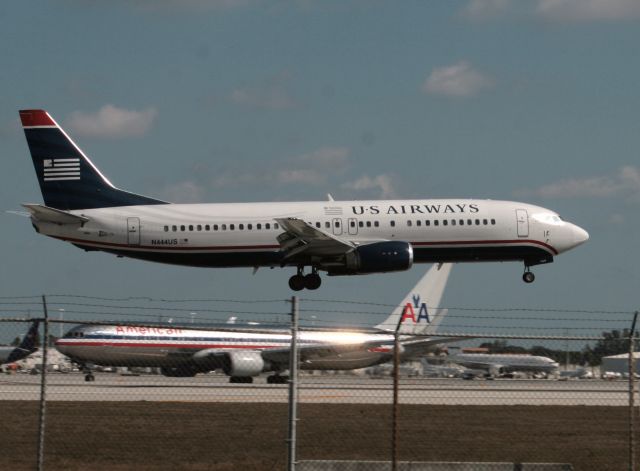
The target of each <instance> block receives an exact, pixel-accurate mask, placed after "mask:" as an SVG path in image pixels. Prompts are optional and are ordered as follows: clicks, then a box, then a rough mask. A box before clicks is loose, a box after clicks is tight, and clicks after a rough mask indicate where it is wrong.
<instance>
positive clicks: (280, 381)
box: [267, 375, 289, 384]
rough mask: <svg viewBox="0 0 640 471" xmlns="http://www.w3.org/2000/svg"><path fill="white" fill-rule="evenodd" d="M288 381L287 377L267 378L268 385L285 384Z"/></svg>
mask: <svg viewBox="0 0 640 471" xmlns="http://www.w3.org/2000/svg"><path fill="white" fill-rule="evenodd" d="M288 380H289V377H288V376H281V375H271V376H267V383H268V384H286V382H287V381H288Z"/></svg>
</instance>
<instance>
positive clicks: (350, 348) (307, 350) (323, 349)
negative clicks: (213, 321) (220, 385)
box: [262, 342, 393, 365]
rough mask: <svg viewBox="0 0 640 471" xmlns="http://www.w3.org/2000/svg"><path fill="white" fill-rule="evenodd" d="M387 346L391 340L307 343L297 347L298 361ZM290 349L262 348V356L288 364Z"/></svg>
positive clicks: (302, 361) (389, 345) (303, 361)
mask: <svg viewBox="0 0 640 471" xmlns="http://www.w3.org/2000/svg"><path fill="white" fill-rule="evenodd" d="M384 346H387V347H389V348H393V342H391V343H388V342H368V343H364V344H363V343H352V344H326V345H322V344H320V345H308V346H301V347H298V354H299V357H300V363H305V362H309V361H313V360H321V359H323V358H325V357H330V356H337V355H340V354H343V353H349V352H356V351H366V350H370V349H372V348H380V347H384ZM290 354H291V349H289V348H276V349H272V350H264V351H263V352H262V357H263V358H264V359H265V360H267V361H270V362H272V363H278V364H280V365H288V364H289V357H290Z"/></svg>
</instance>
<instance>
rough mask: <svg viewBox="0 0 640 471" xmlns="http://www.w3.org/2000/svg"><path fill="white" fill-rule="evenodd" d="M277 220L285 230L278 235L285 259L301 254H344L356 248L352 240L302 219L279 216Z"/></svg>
mask: <svg viewBox="0 0 640 471" xmlns="http://www.w3.org/2000/svg"><path fill="white" fill-rule="evenodd" d="M276 221H277V222H278V224H280V225H281V226H282V228H283V229H284V230H285V232H283V233H282V234H280V235H279V236H278V242H279V243H280V250H281V251H283V252H285V259H288V258H291V257H294V256H296V255H300V254H304V255H305V256H312V255H318V256H322V255H324V256H336V255H343V254H345V253H347V252H350V251H351V250H353V249H354V248H355V245H353V244H352V243H351V242H348V241H346V240H342V239H340V238H339V237H336V236H335V235H333V234H329V233H328V232H325V231H323V230H322V229H319V228H317V227H313V226H312V225H311V224H308V223H307V222H305V221H303V220H302V219H298V218H278V219H276Z"/></svg>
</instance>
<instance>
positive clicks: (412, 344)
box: [401, 337, 469, 361]
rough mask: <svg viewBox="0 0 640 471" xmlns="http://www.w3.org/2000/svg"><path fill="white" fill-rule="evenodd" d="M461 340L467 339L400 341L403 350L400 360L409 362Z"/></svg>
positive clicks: (442, 338)
mask: <svg viewBox="0 0 640 471" xmlns="http://www.w3.org/2000/svg"><path fill="white" fill-rule="evenodd" d="M462 340H469V337H440V338H426V339H420V340H411V341H408V342H407V341H401V342H402V348H403V356H402V360H403V361H406V360H410V359H412V358H419V357H420V356H422V355H424V354H425V353H427V352H428V351H429V350H431V349H433V348H434V347H437V346H439V345H443V344H446V343H452V342H460V341H462Z"/></svg>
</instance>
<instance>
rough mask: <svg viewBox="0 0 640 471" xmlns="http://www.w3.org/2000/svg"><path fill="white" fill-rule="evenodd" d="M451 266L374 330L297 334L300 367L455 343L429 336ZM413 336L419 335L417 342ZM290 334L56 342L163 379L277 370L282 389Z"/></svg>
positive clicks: (364, 361) (80, 333) (136, 331)
mask: <svg viewBox="0 0 640 471" xmlns="http://www.w3.org/2000/svg"><path fill="white" fill-rule="evenodd" d="M450 272H451V265H450V264H441V265H434V266H433V267H432V268H431V269H430V270H429V271H428V272H427V273H426V274H425V275H424V276H423V277H422V278H421V279H420V281H419V282H418V283H417V284H416V286H415V287H414V288H413V289H412V290H411V291H410V292H409V294H408V295H407V296H406V297H405V298H404V300H403V301H402V302H401V303H400V305H399V307H398V308H396V309H394V310H393V312H392V313H391V315H390V316H389V317H388V318H387V319H386V320H385V321H384V322H382V323H381V324H379V325H378V326H376V328H375V329H373V330H371V331H368V332H367V331H362V330H360V331H354V330H347V329H336V330H320V329H311V330H302V331H301V332H300V334H299V348H298V351H299V354H300V368H302V369H308V370H347V369H355V368H365V367H368V366H373V365H378V364H381V363H385V362H387V361H389V360H391V359H392V358H393V345H394V332H396V329H398V332H399V333H400V334H401V335H400V337H399V341H400V346H401V360H407V359H410V358H412V357H417V356H421V355H423V354H424V353H426V352H427V351H428V350H429V349H432V348H433V347H434V346H435V345H438V344H443V343H446V342H453V341H457V340H460V339H459V338H452V337H449V338H445V337H441V338H434V337H431V336H432V335H433V334H434V333H435V332H436V329H437V327H438V325H439V324H440V323H441V322H442V320H443V318H444V316H445V315H446V310H445V309H438V306H440V300H441V299H442V294H443V292H444V289H445V286H446V283H447V279H448V277H449V273H450ZM412 335H420V336H419V337H415V336H412ZM290 343H291V334H290V331H287V330H282V329H280V330H275V329H258V328H255V329H251V330H247V329H244V330H240V329H221V330H193V329H187V328H182V327H178V326H167V327H160V328H159V327H140V326H132V325H109V326H98V325H80V326H77V327H74V328H73V329H71V330H70V331H69V332H68V333H67V334H66V335H65V336H64V337H63V338H61V339H58V341H57V342H56V348H57V349H58V351H60V352H61V353H62V354H64V355H66V356H68V357H69V358H71V359H72V360H73V361H74V362H76V363H78V364H80V365H83V370H84V371H85V373H86V376H85V380H87V381H93V380H94V377H93V375H92V374H91V372H90V370H88V365H90V364H95V365H102V366H129V367H130V366H150V367H160V369H161V372H162V373H163V374H164V375H165V376H183V377H187V376H195V375H196V374H197V373H199V372H207V371H212V370H216V369H222V370H223V371H224V372H225V373H226V374H227V375H229V376H230V381H231V382H233V383H250V382H252V381H253V379H252V378H253V377H254V376H257V375H259V374H260V373H262V372H268V371H271V372H274V373H275V374H274V375H271V376H269V377H268V378H267V381H268V382H269V383H282V382H285V381H286V379H287V378H286V377H284V376H282V375H281V373H282V372H283V371H285V370H287V369H288V368H289V357H290Z"/></svg>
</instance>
